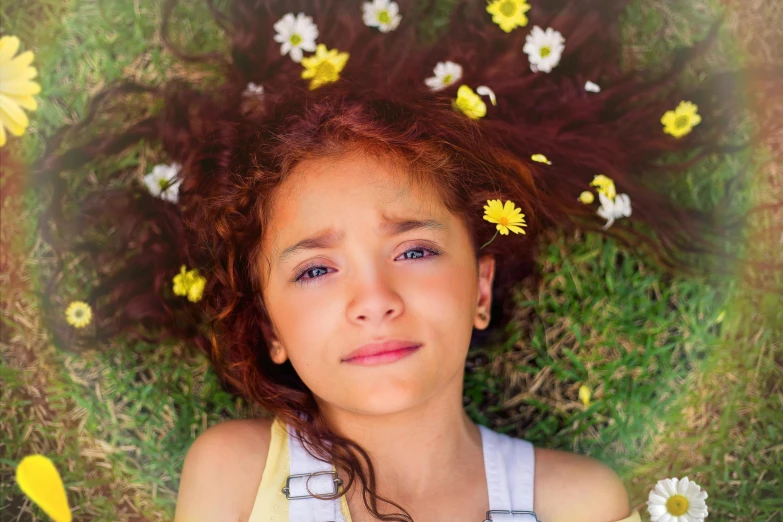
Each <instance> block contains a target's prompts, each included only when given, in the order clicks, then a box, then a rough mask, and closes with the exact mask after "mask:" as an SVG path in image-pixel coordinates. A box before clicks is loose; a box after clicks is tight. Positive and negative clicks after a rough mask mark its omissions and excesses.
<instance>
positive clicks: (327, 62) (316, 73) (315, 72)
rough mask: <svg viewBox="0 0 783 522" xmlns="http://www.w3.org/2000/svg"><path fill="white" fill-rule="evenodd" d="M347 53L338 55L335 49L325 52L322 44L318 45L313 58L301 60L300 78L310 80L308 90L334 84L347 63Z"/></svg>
mask: <svg viewBox="0 0 783 522" xmlns="http://www.w3.org/2000/svg"><path fill="white" fill-rule="evenodd" d="M349 56H350V55H349V54H348V53H338V51H337V49H332V50H330V51H327V50H326V46H325V45H324V44H318V46H317V47H316V48H315V56H310V57H308V58H302V65H303V66H304V68H305V70H304V71H302V78H303V79H305V80H306V79H309V78H312V80H310V90H311V91H312V90H313V89H317V88H318V87H320V86H321V85H324V84H326V83H331V82H336V81H337V80H339V79H340V71H342V70H343V68H344V67H345V64H346V62H348V57H349Z"/></svg>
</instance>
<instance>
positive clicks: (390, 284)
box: [347, 269, 403, 323]
mask: <svg viewBox="0 0 783 522" xmlns="http://www.w3.org/2000/svg"><path fill="white" fill-rule="evenodd" d="M353 288H354V290H353V296H352V300H351V303H350V305H349V306H348V310H347V313H348V314H349V318H350V319H351V320H354V321H360V322H365V323H366V322H377V323H381V322H383V321H388V320H390V319H393V318H394V317H396V316H398V315H400V314H401V313H402V311H403V301H402V297H401V296H400V294H399V290H398V288H397V287H396V285H395V283H394V281H392V280H391V276H389V275H388V274H385V273H383V271H382V270H377V269H374V270H372V271H370V272H369V273H368V275H366V276H363V277H360V278H359V279H358V280H357V281H356V284H355V285H354V287H353Z"/></svg>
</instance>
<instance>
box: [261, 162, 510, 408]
mask: <svg viewBox="0 0 783 522" xmlns="http://www.w3.org/2000/svg"><path fill="white" fill-rule="evenodd" d="M402 169H403V168H402V167H400V166H398V165H397V164H396V163H395V162H394V161H393V160H392V159H385V158H384V159H378V158H377V157H374V156H370V155H364V154H361V153H351V154H348V155H344V156H340V157H339V158H328V159H318V160H311V161H306V162H302V163H300V164H299V165H298V166H297V167H296V169H295V171H294V172H293V173H292V175H291V177H289V178H288V179H287V180H286V181H285V183H284V184H283V185H281V187H280V188H279V190H278V192H277V193H276V196H275V200H274V201H273V205H272V215H271V219H270V223H269V227H268V230H267V233H266V234H265V236H264V239H263V242H262V248H263V252H264V253H265V254H264V255H265V256H266V258H267V260H268V263H269V265H267V261H262V263H261V266H260V267H259V270H260V271H261V277H262V279H263V286H264V288H263V297H264V303H265V304H266V307H267V311H268V313H269V315H270V317H271V320H272V323H273V325H274V326H273V329H274V332H273V333H272V334H271V339H270V340H272V341H276V342H273V345H272V346H273V347H275V346H277V347H279V350H278V351H277V352H275V351H274V349H273V350H272V352H271V353H272V359H273V360H274V361H275V362H276V363H283V362H285V360H286V359H290V361H291V364H292V365H293V367H294V369H295V370H296V372H297V374H298V375H299V376H300V378H301V379H302V381H303V382H304V383H305V384H306V385H307V386H308V388H309V389H310V390H311V391H312V392H313V394H314V395H315V397H316V399H317V400H318V401H319V402H322V401H326V402H327V403H329V405H330V406H331V407H336V408H342V409H345V410H349V411H352V412H355V413H363V414H368V415H379V414H384V413H392V412H396V411H401V410H404V409H407V408H410V407H412V406H415V405H417V404H419V403H421V402H423V401H426V400H427V399H428V398H430V397H431V396H432V395H434V394H435V393H441V392H444V391H447V390H446V388H452V390H451V391H453V392H454V393H455V394H456V393H460V394H461V390H462V381H463V372H464V365H465V358H466V356H467V351H468V347H469V344H470V338H471V333H472V330H473V328H474V327H477V328H480V329H483V328H485V327H486V325H487V324H488V322H489V321H488V313H489V310H490V307H491V289H492V279H493V277H494V268H495V265H494V259H492V258H491V257H490V256H487V257H485V258H484V259H481V260H480V263H479V266H478V267H477V266H476V261H475V258H474V255H473V252H472V250H471V244H470V238H469V235H468V231H467V229H466V228H465V226H464V225H463V224H462V222H461V221H460V220H459V219H458V218H457V217H456V216H454V215H452V214H451V213H450V212H449V211H448V210H447V209H446V208H445V207H443V206H442V204H441V203H440V202H439V200H438V198H437V196H436V195H435V194H432V193H426V192H424V191H422V190H419V189H418V188H417V187H413V186H411V185H410V184H409V183H410V182H409V181H408V177H407V174H406V172H405V171H404V170H402ZM403 220H419V221H424V220H432V223H433V225H432V226H430V227H419V228H411V229H409V230H405V231H400V230H399V229H395V228H394V227H393V225H392V224H394V223H398V222H400V221H403ZM325 232H333V233H334V235H335V236H336V237H335V238H332V239H333V241H330V240H329V238H328V236H323V238H322V239H321V240H319V241H314V240H313V239H312V238H315V237H317V236H320V235H321V234H322V233H325ZM305 239H310V244H309V245H305V247H306V248H301V249H297V250H294V251H291V252H289V253H288V254H286V252H287V251H288V249H289V248H290V247H292V246H294V245H296V244H298V243H299V242H300V241H302V240H305ZM270 267H271V268H270ZM480 312H483V313H485V314H487V319H485V320H482V319H480V318H479V317H478V315H477V314H478V313H480ZM386 339H402V340H406V341H413V342H415V343H416V344H421V345H422V346H421V348H419V350H418V351H416V352H414V353H413V354H412V355H409V356H408V357H405V358H402V359H399V360H397V361H395V362H392V363H388V364H382V365H376V366H360V365H357V364H351V363H348V362H344V361H343V359H345V358H346V357H347V356H348V354H349V353H350V352H352V351H354V350H356V349H357V348H359V347H360V346H362V345H364V344H366V343H370V342H378V341H384V340H386ZM447 392H448V391H447Z"/></svg>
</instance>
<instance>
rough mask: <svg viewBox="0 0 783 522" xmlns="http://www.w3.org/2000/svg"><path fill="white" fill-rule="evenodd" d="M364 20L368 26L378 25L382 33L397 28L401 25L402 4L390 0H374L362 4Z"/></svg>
mask: <svg viewBox="0 0 783 522" xmlns="http://www.w3.org/2000/svg"><path fill="white" fill-rule="evenodd" d="M362 11H363V14H362V20H364V24H365V25H367V26H368V27H377V28H378V29H379V30H380V31H381V32H382V33H388V32H389V31H393V30H395V29H397V26H398V25H400V20H402V16H400V6H399V5H397V2H391V1H389V0H373V1H372V2H364V3H363V4H362Z"/></svg>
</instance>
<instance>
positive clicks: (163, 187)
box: [158, 178, 169, 190]
mask: <svg viewBox="0 0 783 522" xmlns="http://www.w3.org/2000/svg"><path fill="white" fill-rule="evenodd" d="M168 185H169V180H167V179H163V178H161V179H159V180H158V187H160V190H166V187H168Z"/></svg>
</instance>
